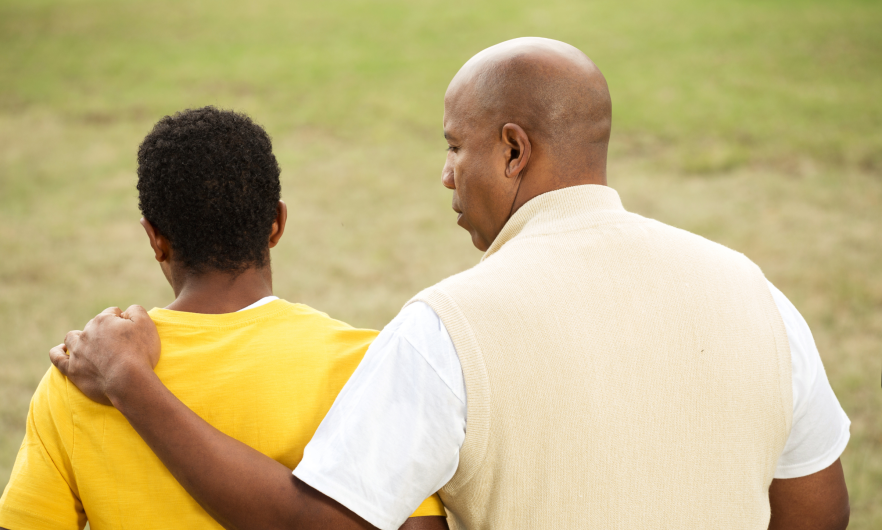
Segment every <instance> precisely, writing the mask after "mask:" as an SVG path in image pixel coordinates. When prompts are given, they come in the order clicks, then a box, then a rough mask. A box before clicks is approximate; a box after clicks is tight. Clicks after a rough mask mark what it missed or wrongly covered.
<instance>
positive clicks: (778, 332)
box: [757, 267, 793, 443]
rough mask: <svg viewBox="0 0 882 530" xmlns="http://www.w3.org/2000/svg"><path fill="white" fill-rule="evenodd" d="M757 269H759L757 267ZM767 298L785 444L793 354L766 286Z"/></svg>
mask: <svg viewBox="0 0 882 530" xmlns="http://www.w3.org/2000/svg"><path fill="white" fill-rule="evenodd" d="M757 268H759V267H757ZM760 278H762V280H763V282H764V283H766V284H767V282H768V280H767V279H766V277H765V275H763V274H762V271H760ZM764 287H765V293H766V297H767V300H768V301H767V304H766V307H768V308H769V309H768V311H767V312H768V313H769V315H768V316H769V327H770V328H771V331H772V337H773V338H774V340H775V349H776V350H777V354H778V384H779V387H780V394H781V407H782V409H783V410H782V413H783V415H784V428H785V430H786V431H787V436H786V437H785V443H786V440H787V438H789V437H790V430H791V429H792V428H793V364H792V362H793V360H792V359H791V357H792V355H793V352H792V351H791V349H790V340H789V339H788V338H787V328H785V327H784V320H783V318H781V313H780V311H779V310H778V306H777V304H775V299H774V297H773V296H772V292H771V291H770V290H769V288H768V285H764Z"/></svg>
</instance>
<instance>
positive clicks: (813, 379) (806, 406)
mask: <svg viewBox="0 0 882 530" xmlns="http://www.w3.org/2000/svg"><path fill="white" fill-rule="evenodd" d="M769 289H770V290H771V291H772V298H774V299H775V305H777V306H778V312H779V313H781V318H782V320H784V327H785V328H786V330H787V339H788V340H789V341H790V355H791V365H792V367H793V427H792V429H791V431H790V436H789V437H788V438H787V443H786V445H785V446H784V452H783V453H782V454H781V457H780V458H779V459H778V467H777V468H776V469H775V478H797V477H804V476H807V475H811V474H813V473H817V472H818V471H821V470H823V469H826V468H827V467H829V466H830V465H831V464H832V463H833V462H835V461H836V459H837V458H839V456H840V455H841V454H842V451H844V450H845V446H846V445H847V444H848V439H849V430H848V428H849V426H850V425H851V422H850V421H849V419H848V416H846V415H845V411H843V410H842V407H841V406H840V405H839V400H837V399H836V395H835V394H834V393H833V389H832V388H831V387H830V382H829V381H828V380H827V373H826V372H825V371H824V364H823V363H822V362H821V356H820V354H819V353H818V348H817V346H815V339H814V338H813V337H812V332H811V330H809V327H808V324H806V322H805V320H804V319H803V318H802V315H800V314H799V311H797V310H796V308H795V307H794V306H793V304H791V303H790V300H788V299H787V297H786V296H784V295H783V294H782V293H781V291H779V290H778V289H777V288H776V287H775V286H774V285H772V284H771V283H769Z"/></svg>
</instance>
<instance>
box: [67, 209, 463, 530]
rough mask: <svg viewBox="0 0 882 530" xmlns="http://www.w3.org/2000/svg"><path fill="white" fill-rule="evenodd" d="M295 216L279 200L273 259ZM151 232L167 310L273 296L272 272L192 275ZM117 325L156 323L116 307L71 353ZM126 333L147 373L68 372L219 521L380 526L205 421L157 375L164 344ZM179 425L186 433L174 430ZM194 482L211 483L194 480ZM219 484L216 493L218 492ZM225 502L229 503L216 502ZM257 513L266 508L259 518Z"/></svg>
mask: <svg viewBox="0 0 882 530" xmlns="http://www.w3.org/2000/svg"><path fill="white" fill-rule="evenodd" d="M287 217H288V210H287V207H286V206H285V203H284V202H282V201H279V204H278V206H277V208H276V219H275V221H274V222H273V226H272V231H271V233H270V237H269V242H268V248H267V251H269V249H270V248H273V247H275V246H276V244H277V243H278V242H279V239H281V237H282V234H283V233H284V231H285V223H286V221H287ZM141 225H142V226H143V227H144V231H145V232H146V233H147V237H148V239H149V240H150V246H151V248H152V249H153V252H154V256H155V258H156V261H158V262H159V264H160V267H161V268H162V272H163V274H165V277H166V279H168V281H169V283H170V284H171V286H172V289H173V290H174V292H175V300H174V302H172V303H171V304H170V305H169V306H168V307H167V309H173V310H176V311H186V312H190V313H204V314H222V313H231V312H234V311H238V310H239V309H242V308H243V307H246V306H248V305H250V304H252V303H254V302H256V301H257V300H260V299H261V298H263V297H265V296H270V295H272V294H273V291H272V272H271V270H270V268H269V267H251V268H248V269H246V270H244V271H242V272H240V273H237V274H229V273H223V272H217V271H214V272H206V273H202V274H198V275H197V274H192V273H190V272H189V271H187V270H186V269H185V268H184V267H182V266H180V265H179V263H178V262H177V261H176V260H175V255H174V250H173V249H172V246H171V245H170V244H169V241H168V239H166V238H165V237H164V236H162V235H160V234H159V233H157V231H156V230H155V229H154V227H153V225H152V224H151V223H150V222H149V221H148V220H146V219H141ZM107 321H111V322H116V323H124V322H127V323H130V324H136V325H146V326H150V325H152V320H150V317H149V316H147V314H146V312H145V311H144V310H143V308H140V307H137V306H133V307H131V308H129V310H128V311H126V312H125V313H120V312H119V309H117V308H110V309H108V310H106V311H104V312H103V313H101V314H100V315H98V316H97V317H96V318H95V319H94V320H93V321H92V322H90V323H89V325H87V326H86V329H85V331H84V332H82V333H80V332H75V333H71V334H69V335H68V340H67V341H66V343H67V344H68V347H69V348H70V349H71V350H72V351H76V350H75V349H76V348H78V347H82V346H85V345H93V346H94V347H105V346H106V344H105V342H104V341H103V340H102V337H101V336H100V334H97V336H96V334H94V333H92V332H91V329H92V328H94V327H96V326H99V325H100V324H101V323H102V322H107ZM117 329H119V330H120V331H121V332H122V333H124V334H125V336H126V337H127V338H126V340H127V341H130V344H131V345H132V347H135V348H138V349H141V350H143V351H145V352H149V355H147V356H146V357H144V358H141V359H138V360H135V359H131V361H137V362H138V363H140V364H137V365H136V366H138V368H140V369H138V368H135V369H132V368H133V366H132V365H130V364H128V363H120V364H113V363H105V364H97V363H93V362H91V361H93V360H94V359H91V358H88V359H87V358H85V357H79V356H76V355H74V356H71V357H67V356H66V355H64V353H61V355H64V358H61V359H58V360H59V361H60V363H58V364H59V369H62V372H66V373H77V374H81V375H80V378H79V379H78V381H79V382H80V383H81V385H82V386H81V387H80V388H81V389H82V390H83V392H84V393H85V394H86V395H88V396H89V397H91V398H93V399H95V400H96V401H99V402H103V403H105V404H108V405H113V406H116V407H117V408H118V409H119V410H120V411H121V412H122V413H123V414H124V415H125V416H126V418H127V419H128V420H129V422H130V423H131V424H132V426H133V427H135V430H137V431H138V433H139V434H140V435H141V437H142V438H143V439H144V441H145V442H147V445H149V446H150V448H151V449H153V451H154V452H155V453H156V454H157V455H158V456H159V457H160V459H161V460H162V461H163V462H164V463H165V464H166V466H167V467H168V468H169V470H170V471H171V472H172V474H173V475H174V476H175V478H177V479H178V481H179V482H180V483H181V484H182V485H184V487H185V488H186V489H187V491H189V492H190V494H191V495H193V497H194V498H195V499H196V500H197V502H199V503H200V505H201V506H202V507H203V508H204V509H205V510H206V511H207V512H208V513H210V514H211V516H212V517H214V518H215V519H216V520H217V521H218V522H219V523H221V524H222V525H224V526H225V527H226V528H320V529H332V528H333V529H337V528H339V529H344V530H345V529H355V528H358V529H366V528H374V527H373V526H371V525H370V524H368V523H367V522H365V521H364V520H363V519H361V518H360V517H359V516H357V515H356V514H354V513H353V512H351V511H350V510H348V509H347V508H346V507H344V506H342V505H340V504H339V503H338V502H336V501H334V500H333V499H331V498H329V497H327V496H325V495H323V494H322V493H320V492H318V491H316V490H315V489H313V488H312V487H310V486H309V485H308V484H305V483H303V482H302V481H300V480H298V479H297V478H296V477H294V476H293V475H292V474H291V470H290V469H288V468H287V467H285V466H284V465H282V464H280V463H279V462H276V461H275V460H273V459H271V458H269V457H268V456H266V455H264V454H262V453H260V452H258V451H256V450H254V449H252V448H251V447H249V446H247V445H245V444H243V443H241V442H239V441H238V440H235V439H233V438H230V437H228V436H226V435H224V434H222V433H221V432H220V431H218V430H217V429H215V428H214V427H212V426H211V425H209V424H208V423H207V422H205V421H204V420H202V419H201V418H200V417H199V416H197V415H196V414H195V413H193V412H192V411H191V410H190V409H188V408H187V407H186V406H184V405H183V403H181V402H180V401H179V400H178V399H177V398H176V397H175V396H174V395H173V394H172V393H171V392H170V391H169V390H168V389H167V388H166V387H165V386H164V385H163V384H162V383H161V382H160V381H159V379H158V378H157V377H156V375H155V374H154V373H153V367H154V366H156V363H157V362H158V361H159V350H160V347H159V346H160V345H159V337H158V336H156V335H155V334H146V335H138V334H133V333H132V331H133V327H122V328H117ZM98 360H100V359H98ZM147 368H149V370H148V369H147ZM84 374H89V375H88V376H85V375H84ZM142 376H147V377H144V378H141V377H142ZM87 380H88V383H85V381H87ZM126 388H130V389H131V390H132V391H135V392H138V399H127V395H128V394H127V391H126V390H125V389H126ZM114 389H116V390H117V391H114ZM142 392H143V394H142ZM170 425H175V426H177V428H173V429H169V426H170ZM179 429H180V430H179ZM162 433H165V434H162ZM169 434H171V436H169ZM215 466H217V467H215ZM185 467H186V470H183V468H185ZM193 474H196V475H199V476H203V477H205V478H209V477H210V479H209V480H208V482H201V481H193V480H191V476H193ZM212 482H214V483H215V484H216V486H214V487H212V486H211V484H210V483H212ZM228 488H230V489H228ZM225 489H226V490H227V491H224V490H225ZM221 497H222V498H223V500H222V502H221V503H220V504H219V505H217V504H215V502H217V500H218V499H219V498H221ZM206 499H208V502H206ZM256 506H257V507H260V508H261V509H259V510H255V511H249V510H253V509H254V507H256ZM275 507H284V508H294V509H293V510H291V509H282V510H279V509H274V508H275ZM242 514H246V515H244V516H243V515H242ZM401 528H403V529H407V530H442V529H446V528H447V521H446V520H445V518H443V517H434V516H433V517H413V518H410V519H408V520H407V522H405V524H404V525H403V526H402V527H401Z"/></svg>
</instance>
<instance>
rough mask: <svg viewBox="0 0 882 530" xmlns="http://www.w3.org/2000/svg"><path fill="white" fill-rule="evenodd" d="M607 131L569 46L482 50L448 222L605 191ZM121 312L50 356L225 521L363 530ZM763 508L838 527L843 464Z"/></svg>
mask: <svg viewBox="0 0 882 530" xmlns="http://www.w3.org/2000/svg"><path fill="white" fill-rule="evenodd" d="M610 123H611V104H610V98H609V92H608V90H607V86H606V81H605V80H604V78H603V75H602V74H601V73H600V71H599V70H598V69H597V67H596V66H595V65H594V63H592V62H591V60H590V59H588V58H587V57H586V56H585V55H584V54H582V52H580V51H579V50H577V49H575V48H573V47H572V46H569V45H567V44H564V43H561V42H557V41H551V40H548V39H515V40H513V41H508V42H504V43H502V44H499V45H497V46H493V47H491V48H488V49H487V50H484V51H483V52H481V53H479V54H478V55H476V56H475V57H473V58H472V59H471V60H469V61H468V62H467V63H466V64H465V65H464V66H463V68H462V69H461V70H460V71H459V72H458V73H457V75H456V76H455V77H454V79H453V81H452V82H451V83H450V87H449V88H448V90H447V94H446V95H445V99H444V136H445V138H446V139H447V142H448V144H449V147H450V149H449V150H448V154H447V160H446V163H445V164H444V169H443V170H442V175H441V180H442V183H443V185H444V186H445V187H447V188H448V189H450V190H452V191H453V209H454V211H456V212H457V213H458V214H459V217H458V219H457V224H459V225H460V226H462V227H463V228H464V229H466V230H467V231H468V232H469V233H470V235H471V238H472V242H473V244H474V245H475V247H477V248H478V249H480V250H482V251H486V250H487V249H488V248H490V246H491V245H492V244H493V241H494V240H495V239H496V237H497V236H498V235H499V232H500V231H501V230H502V228H503V227H504V226H505V223H506V222H507V221H508V220H509V218H510V217H511V216H512V215H513V214H514V213H515V212H517V210H518V209H519V208H520V207H521V206H523V205H524V204H525V203H527V202H528V201H529V200H530V199H533V198H535V197H537V196H539V195H541V194H543V193H547V192H550V191H554V190H558V189H562V188H566V187H569V186H577V185H582V184H597V185H605V184H606V159H607V148H608V142H609V134H610ZM118 311H119V310H110V311H109V312H105V314H102V315H99V316H98V317H97V318H96V319H95V320H93V321H92V322H90V323H89V325H87V326H86V328H85V330H84V331H83V332H71V333H70V334H68V337H67V338H66V340H65V343H66V344H67V348H68V350H69V351H70V352H71V355H70V357H68V356H67V355H66V354H65V353H64V350H63V348H62V347H61V346H59V347H56V348H54V349H53V350H52V352H50V357H51V358H52V361H53V363H55V365H56V366H58V368H59V369H60V370H61V371H62V372H63V373H65V375H67V376H68V377H70V378H71V380H72V381H73V382H74V384H76V385H77V386H78V387H80V388H81V389H87V390H89V391H88V392H86V394H87V395H89V396H90V397H92V398H93V399H96V400H102V399H104V400H109V401H110V402H111V403H113V405H114V406H115V407H117V408H118V409H119V410H120V411H122V412H123V414H125V415H126V417H127V418H129V421H130V422H131V423H132V425H133V426H135V429H136V430H137V431H138V432H139V434H141V436H142V437H143V438H144V439H145V440H146V441H147V443H148V444H149V445H150V447H151V448H153V450H154V451H155V452H156V454H157V455H158V456H159V457H160V458H161V459H162V461H163V462H165V464H166V466H168V468H169V469H170V470H172V473H173V474H174V475H175V477H176V478H177V479H178V480H179V481H180V482H181V484H182V485H183V486H184V487H185V488H186V489H187V491H189V492H190V493H191V494H192V495H193V497H194V498H195V499H197V501H199V502H200V503H201V504H202V505H203V506H204V507H206V509H207V510H208V511H209V513H212V515H213V516H214V517H215V518H216V519H218V521H220V522H221V524H224V525H225V526H227V528H361V527H360V526H358V523H357V521H353V519H352V517H350V516H349V515H347V513H346V509H345V508H344V507H342V506H340V505H339V504H336V503H335V502H334V501H332V500H330V499H327V498H326V497H324V498H322V497H323V496H322V495H321V494H319V493H316V495H315V496H309V495H307V494H305V493H303V492H302V488H304V487H306V486H305V485H303V484H302V483H298V481H297V480H296V479H292V478H291V475H290V473H289V472H288V471H287V470H284V473H283V472H282V470H280V469H278V467H279V466H278V464H276V463H275V462H274V461H271V460H270V461H268V460H269V459H267V458H266V457H263V455H260V454H259V453H256V451H253V450H250V449H249V448H248V447H247V446H244V445H243V444H240V443H238V442H236V441H235V440H232V439H230V438H228V437H226V436H224V435H223V434H221V433H219V432H217V431H216V430H214V429H212V428H211V427H210V426H208V425H207V424H205V423H204V422H202V421H201V420H200V419H199V418H198V416H196V415H195V414H193V413H192V412H191V411H189V409H187V408H186V407H185V406H184V405H183V404H182V403H180V402H179V401H177V400H176V399H175V398H174V396H173V395H172V394H171V393H170V392H168V390H167V389H166V388H165V387H164V386H163V385H162V383H161V382H160V381H159V380H158V379H157V378H156V377H155V375H153V370H152V367H153V365H154V364H155V360H153V359H155V358H158V354H159V350H158V340H157V341H156V345H155V346H151V345H152V342H151V341H152V340H153V339H152V338H151V337H152V336H154V335H155V333H156V332H155V329H154V328H153V325H152V321H150V319H149V318H148V317H147V316H146V313H145V312H144V311H143V309H142V308H140V307H139V306H132V307H130V308H129V309H128V310H127V311H126V313H123V314H121V315H120V314H119V313H118ZM121 317H122V318H121ZM151 347H153V348H155V351H151ZM77 366H86V367H88V366H95V367H96V369H94V370H89V369H83V370H80V369H79V368H77ZM84 391H85V390H84ZM169 426H173V427H174V428H169ZM273 464H275V465H273ZM769 500H770V503H771V507H772V518H771V522H770V528H774V529H803V528H817V529H819V530H821V529H823V530H833V529H839V528H845V526H846V525H847V523H848V513H849V508H848V492H847V490H846V487H845V480H844V477H843V474H842V467H841V465H840V463H839V461H838V460H837V461H836V462H835V463H834V464H833V465H831V466H830V467H828V468H827V469H825V470H823V471H820V472H818V473H815V474H813V475H809V476H807V477H801V478H795V479H787V480H778V479H775V480H773V481H772V483H771V486H770V489H769ZM255 517H257V518H260V519H259V520H260V521H261V522H260V524H256V523H255ZM411 520H413V519H411ZM806 521H811V523H810V524H814V525H815V526H807V525H806V523H805V522H806ZM322 525H326V526H322ZM346 525H350V526H346Z"/></svg>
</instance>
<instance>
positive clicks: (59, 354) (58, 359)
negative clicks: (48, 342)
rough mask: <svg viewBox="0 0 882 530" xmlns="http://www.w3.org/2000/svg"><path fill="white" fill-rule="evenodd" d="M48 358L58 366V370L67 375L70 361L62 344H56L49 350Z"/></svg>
mask: <svg viewBox="0 0 882 530" xmlns="http://www.w3.org/2000/svg"><path fill="white" fill-rule="evenodd" d="M49 360H50V361H52V364H54V365H55V367H56V368H58V371H59V372H61V373H62V374H64V375H65V376H66V375H67V369H68V366H69V363H70V357H69V356H68V355H67V347H65V345H64V344H59V345H58V346H56V347H54V348H52V349H51V350H49Z"/></svg>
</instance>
